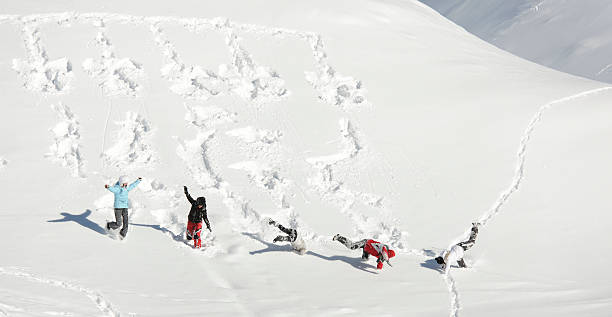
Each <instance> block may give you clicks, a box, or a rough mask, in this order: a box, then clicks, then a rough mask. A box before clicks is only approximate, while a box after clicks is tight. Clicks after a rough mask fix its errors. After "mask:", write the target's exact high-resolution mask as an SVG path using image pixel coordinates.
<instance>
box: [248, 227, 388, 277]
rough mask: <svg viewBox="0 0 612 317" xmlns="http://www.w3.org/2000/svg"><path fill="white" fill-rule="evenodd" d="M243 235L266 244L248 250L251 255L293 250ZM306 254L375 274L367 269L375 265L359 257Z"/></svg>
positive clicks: (249, 235)
mask: <svg viewBox="0 0 612 317" xmlns="http://www.w3.org/2000/svg"><path fill="white" fill-rule="evenodd" d="M242 234H243V235H245V236H247V237H249V238H251V239H253V240H256V241H258V242H259V243H261V244H264V245H265V246H266V248H263V249H260V250H256V251H249V254H251V255H255V254H261V253H268V252H280V251H282V252H290V251H293V248H292V247H291V246H290V245H276V244H274V243H270V242H267V241H264V240H262V239H261V238H260V237H259V236H258V235H256V234H253V233H248V232H243V233H242ZM306 254H307V255H312V256H314V257H317V258H319V259H323V260H327V261H341V262H345V263H347V264H350V265H351V266H352V267H354V268H356V269H359V270H362V271H364V272H368V273H371V274H377V273H376V272H373V271H370V270H368V269H376V267H374V266H373V265H371V264H368V263H366V262H363V261H362V260H361V258H352V257H347V256H342V255H332V256H325V255H322V254H319V253H316V252H313V251H308V252H306Z"/></svg>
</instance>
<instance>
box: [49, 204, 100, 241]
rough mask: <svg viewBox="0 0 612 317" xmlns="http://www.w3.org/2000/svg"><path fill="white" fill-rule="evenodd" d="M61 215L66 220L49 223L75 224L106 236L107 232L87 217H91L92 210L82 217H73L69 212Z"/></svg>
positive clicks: (61, 219) (86, 211) (55, 220)
mask: <svg viewBox="0 0 612 317" xmlns="http://www.w3.org/2000/svg"><path fill="white" fill-rule="evenodd" d="M60 215H62V216H64V218H60V219H54V220H47V222H71V221H72V222H75V223H77V224H79V225H81V226H83V227H85V228H87V229H91V230H93V231H95V232H97V233H99V234H102V235H106V230H104V228H102V227H100V225H98V224H97V223H95V222H93V221H91V220H89V219H88V218H87V217H89V215H91V210H89V209H87V210H85V212H83V213H82V214H80V215H73V214H70V213H67V212H62V213H60Z"/></svg>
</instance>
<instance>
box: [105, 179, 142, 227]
mask: <svg viewBox="0 0 612 317" xmlns="http://www.w3.org/2000/svg"><path fill="white" fill-rule="evenodd" d="M141 180H142V177H138V179H137V180H136V181H135V182H133V183H132V184H130V185H129V186H128V184H127V182H126V181H125V178H124V177H120V178H119V180H118V181H117V183H115V185H113V186H108V185H104V188H106V189H108V191H110V192H111V193H113V194H115V204H114V208H115V221H113V222H107V223H106V229H108V230H110V229H117V228H119V227H121V225H122V224H123V227H122V228H121V231H119V234H120V235H121V238H125V235H127V231H128V208H129V205H128V203H129V199H128V193H129V192H130V191H131V190H132V189H134V188H135V187H136V186H138V184H139V183H140V181H141Z"/></svg>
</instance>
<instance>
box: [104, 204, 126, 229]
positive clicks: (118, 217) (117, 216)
mask: <svg viewBox="0 0 612 317" xmlns="http://www.w3.org/2000/svg"><path fill="white" fill-rule="evenodd" d="M121 210H123V209H122V208H115V221H112V222H107V223H106V229H113V230H115V229H117V228H119V227H121V224H122V221H121Z"/></svg>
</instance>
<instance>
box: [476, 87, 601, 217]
mask: <svg viewBox="0 0 612 317" xmlns="http://www.w3.org/2000/svg"><path fill="white" fill-rule="evenodd" d="M607 90H612V87H601V88H596V89H591V90H588V91H584V92H581V93H578V94H575V95H571V96H568V97H565V98H561V99H558V100H555V101H552V102H550V103H547V104H545V105H543V106H541V107H540V109H539V110H538V112H537V113H536V114H535V116H533V118H532V119H531V121H530V122H529V125H528V126H527V129H525V132H524V133H523V137H522V138H521V143H520V145H519V150H518V153H517V155H516V156H517V163H516V170H515V172H514V178H513V179H512V182H511V183H510V187H508V188H507V189H506V190H505V191H504V192H502V194H501V195H500V196H499V198H498V199H497V201H496V202H495V203H494V204H493V206H492V207H491V208H490V209H489V210H487V211H486V212H485V213H484V214H483V215H482V216H481V217H480V218H479V219H478V221H479V222H480V223H481V224H482V226H483V227H484V226H485V225H486V224H487V223H488V222H489V221H490V220H491V219H492V218H493V217H495V215H497V214H498V213H499V212H500V210H501V208H502V207H503V206H504V204H505V203H506V202H507V201H508V200H509V199H510V196H512V194H514V192H516V191H517V190H518V189H519V186H520V185H521V182H522V180H523V176H524V174H525V158H526V157H527V145H528V143H529V140H530V139H531V135H532V133H533V131H534V130H535V127H536V126H537V125H538V123H539V122H540V121H541V120H542V117H543V115H544V112H546V110H548V109H550V108H551V107H553V106H555V105H557V104H561V103H565V102H568V101H571V100H574V99H578V98H582V97H587V96H590V95H594V94H597V93H600V92H603V91H607Z"/></svg>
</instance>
